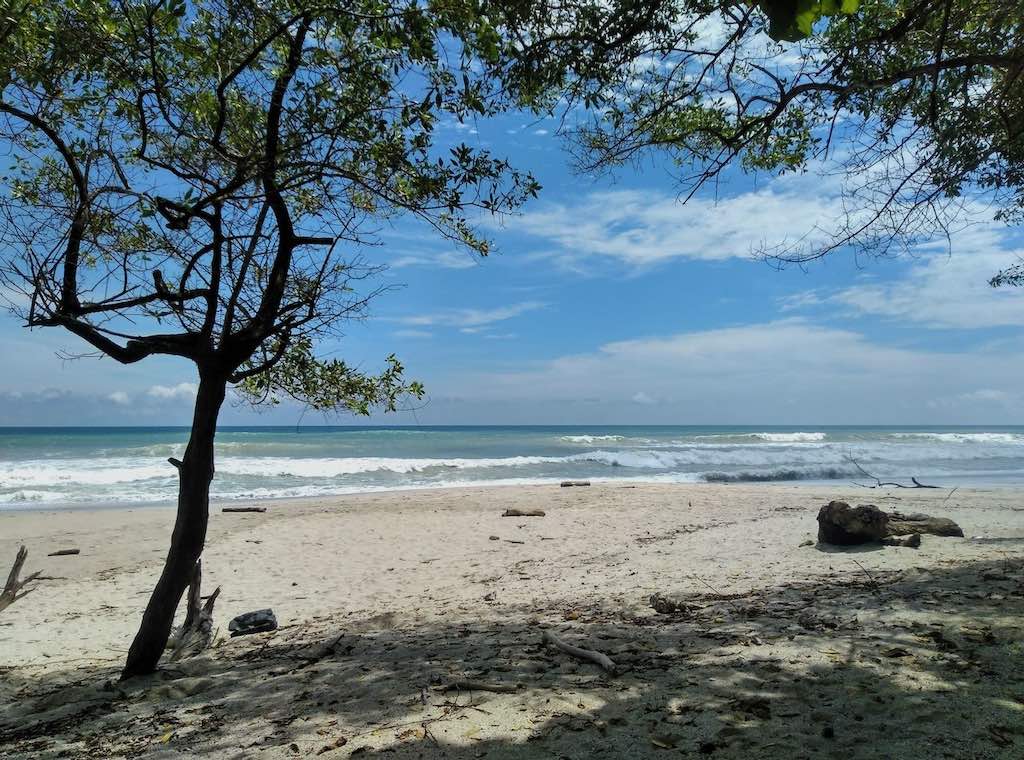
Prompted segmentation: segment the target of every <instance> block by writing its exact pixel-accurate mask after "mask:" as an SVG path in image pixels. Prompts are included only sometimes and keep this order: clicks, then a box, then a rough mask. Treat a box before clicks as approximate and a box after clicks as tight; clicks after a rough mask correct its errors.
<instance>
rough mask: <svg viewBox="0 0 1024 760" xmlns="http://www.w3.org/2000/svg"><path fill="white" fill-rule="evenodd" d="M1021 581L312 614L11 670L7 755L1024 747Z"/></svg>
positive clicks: (988, 753)
mask: <svg viewBox="0 0 1024 760" xmlns="http://www.w3.org/2000/svg"><path fill="white" fill-rule="evenodd" d="M894 551H899V550H898V549H894ZM1022 591H1024V560H1020V559H1008V560H1006V561H1003V562H994V561H991V560H988V561H984V562H971V563H963V564H957V565H953V566H948V567H941V568H936V569H920V568H918V569H913V570H905V571H892V572H875V573H874V574H873V575H872V576H871V577H865V575H864V574H862V573H857V572H844V573H837V574H836V575H835V576H834V577H832V578H829V579H826V580H824V581H822V580H821V579H817V580H814V581H813V582H812V581H791V582H785V583H780V584H778V585H776V586H774V587H771V588H766V589H761V590H755V591H753V592H751V593H745V594H736V595H725V596H723V595H719V594H712V593H679V594H674V595H672V598H673V601H675V602H676V603H677V604H678V605H679V607H680V611H678V612H675V613H672V614H667V615H666V614H658V613H655V612H654V611H653V610H650V609H645V608H643V607H640V606H637V607H630V608H624V607H613V606H610V605H607V604H605V605H593V606H591V605H581V606H580V607H574V608H565V607H558V608H554V607H553V608H549V609H543V608H537V607H531V608H529V609H525V608H515V607H507V606H500V605H487V606H486V608H485V609H483V610H471V611H468V612H466V613H464V614H462V615H438V614H434V615H427V614H425V615H423V617H421V618H417V617H414V616H411V615H405V616H403V615H399V614H382V615H377V616H374V617H371V618H363V619H358V618H357V617H356V616H354V615H352V616H348V617H338V616H335V617H333V618H322V619H313V620H310V621H308V622H307V623H304V624H302V625H296V626H291V627H289V628H285V629H281V630H279V631H277V632H275V633H273V634H268V635H262V636H252V637H243V638H239V639H233V640H229V641H226V642H223V643H222V644H221V645H220V646H218V647H217V648H215V649H213V650H211V651H210V652H209V653H207V654H206V655H204V656H201V657H198V658H194V659H192V660H188V661H185V662H182V663H178V664H172V665H171V666H169V667H168V668H167V669H166V670H165V671H164V672H162V673H160V674H157V675H154V676H152V677H149V678H147V679H139V680H135V681H131V682H128V683H125V684H119V683H117V682H116V680H115V679H116V677H117V667H116V665H115V664H113V663H111V664H110V665H109V666H97V665H91V666H88V667H83V668H81V669H77V670H72V669H68V670H62V671H53V670H51V671H46V672H40V671H38V670H35V669H31V668H24V669H22V668H12V669H10V670H9V671H8V672H7V673H4V674H3V676H4V677H3V679H2V683H0V697H2V699H3V704H4V705H6V706H5V707H3V708H2V709H0V750H2V753H3V754H4V756H5V757H12V758H13V757H33V758H48V757H123V756H128V757H146V756H153V757H195V756H215V757H230V758H235V757H237V758H243V757H244V758H248V757H305V756H323V757H325V758H336V757H348V756H352V755H354V756H362V757H367V758H369V757H376V756H382V757H388V758H434V757H437V758H451V759H452V760H469V759H470V758H580V759H583V758H592V757H610V758H625V757H629V758H633V757H667V756H673V755H674V756H680V755H681V756H701V755H709V756H714V757H723V758H724V757H729V758H741V757H742V758H748V757H758V758H761V757H777V758H815V757H821V758H831V757H848V758H881V757H886V758H890V757H891V758H929V760H931V759H932V758H936V757H945V758H1017V757H1021V756H1022V753H1024V673H1022V672H1021V670H1020V668H1019V667H1017V665H1018V664H1019V662H1020V661H1021V657H1022V655H1024V647H1022V644H1021V641H1022V638H1024V637H1022V631H1024V598H1022ZM666 592H667V593H671V589H667V590H666ZM542 628H546V629H549V630H552V631H554V632H556V633H557V634H558V635H559V636H561V637H563V638H564V639H565V640H567V641H571V642H572V643H576V644H578V645H581V646H586V647H589V648H593V649H597V650H600V651H602V652H604V653H606V654H608V655H609V656H610V657H612V659H613V660H615V662H616V663H617V665H618V666H619V669H620V671H621V672H620V673H619V674H618V675H615V676H612V675H608V674H606V673H604V672H602V671H601V670H600V669H598V668H597V667H596V666H594V665H592V664H589V663H584V662H578V661H575V660H573V659H571V658H570V657H568V656H567V655H565V654H563V653H561V652H559V651H557V650H552V649H548V648H546V647H544V646H543V645H542V644H541V640H540V639H541V636H540V633H541V629H542ZM489 687H493V688H502V689H508V690H510V691H508V693H496V692H492V691H488V690H485V688H489Z"/></svg>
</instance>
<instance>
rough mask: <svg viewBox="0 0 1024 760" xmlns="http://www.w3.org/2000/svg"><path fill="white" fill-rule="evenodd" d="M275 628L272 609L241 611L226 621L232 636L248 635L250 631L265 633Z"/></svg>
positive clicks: (275, 619)
mask: <svg viewBox="0 0 1024 760" xmlns="http://www.w3.org/2000/svg"><path fill="white" fill-rule="evenodd" d="M276 629H277V618H276V617H274V611H273V610H270V609H266V610H254V611H253V612H243V613H242V614H241V615H239V616H238V617H236V618H234V619H233V620H232V621H231V622H230V623H228V630H229V631H231V635H232V637H234V636H248V635H249V634H251V633H266V632H268V631H273V630H276Z"/></svg>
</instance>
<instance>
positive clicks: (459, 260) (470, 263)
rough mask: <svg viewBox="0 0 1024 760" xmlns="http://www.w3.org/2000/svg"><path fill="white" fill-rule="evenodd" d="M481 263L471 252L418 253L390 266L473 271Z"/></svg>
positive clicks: (400, 259) (402, 258)
mask: <svg viewBox="0 0 1024 760" xmlns="http://www.w3.org/2000/svg"><path fill="white" fill-rule="evenodd" d="M479 265H480V262H479V261H478V260H477V259H476V257H474V256H473V254H471V253H470V252H469V251H441V252H439V253H416V254H408V255H405V256H399V257H398V258H397V259H395V260H394V261H392V262H391V263H390V264H389V266H391V267H392V268H393V269H401V268H403V267H414V266H424V267H440V268H442V269H471V268H472V267H475V266H479Z"/></svg>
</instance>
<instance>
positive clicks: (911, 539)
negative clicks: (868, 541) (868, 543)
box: [882, 533, 921, 549]
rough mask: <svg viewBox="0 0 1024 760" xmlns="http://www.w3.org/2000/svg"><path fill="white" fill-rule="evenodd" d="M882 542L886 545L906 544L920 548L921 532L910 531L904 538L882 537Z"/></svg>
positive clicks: (913, 547) (912, 547)
mask: <svg viewBox="0 0 1024 760" xmlns="http://www.w3.org/2000/svg"><path fill="white" fill-rule="evenodd" d="M882 543H883V544H885V545H886V546H907V547H909V548H911V549H920V548H921V534H920V533H911V534H910V535H909V536H907V537H906V538H883V539H882Z"/></svg>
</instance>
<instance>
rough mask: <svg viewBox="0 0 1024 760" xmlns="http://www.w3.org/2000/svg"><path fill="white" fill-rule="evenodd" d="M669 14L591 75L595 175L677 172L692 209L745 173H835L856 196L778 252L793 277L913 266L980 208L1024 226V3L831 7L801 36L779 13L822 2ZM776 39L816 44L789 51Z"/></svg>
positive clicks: (588, 136)
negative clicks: (905, 262) (816, 271)
mask: <svg viewBox="0 0 1024 760" xmlns="http://www.w3.org/2000/svg"><path fill="white" fill-rule="evenodd" d="M666 5H668V6H672V7H671V9H665V10H663V11H662V13H663V14H664V15H666V16H667V17H669V18H670V19H671V20H670V22H669V23H666V24H663V25H662V26H660V27H658V28H651V29H647V30H645V31H644V33H643V34H641V35H640V36H639V37H638V38H637V39H636V40H635V41H634V45H633V47H632V49H630V50H627V51H624V52H625V53H626V55H628V56H629V58H628V59H627V58H622V57H620V58H618V59H616V60H614V61H613V63H612V65H605V66H604V67H603V68H601V69H600V72H601V73H602V74H607V72H609V71H611V70H614V71H617V72H618V77H617V78H603V77H601V76H591V73H590V71H588V70H587V69H586V68H579V69H577V72H578V75H579V80H578V81H577V83H576V85H575V93H576V96H577V97H579V98H582V99H585V100H587V102H588V103H590V104H596V105H599V106H600V108H601V110H600V111H599V112H594V113H593V115H592V116H591V117H590V118H589V120H584V121H583V123H582V124H579V125H578V126H577V125H569V126H568V127H567V129H566V131H568V132H571V133H572V134H573V137H574V138H575V145H576V150H577V157H578V161H579V165H580V167H581V168H582V169H584V170H591V171H602V170H608V169H610V168H614V167H617V166H621V165H623V164H628V163H632V162H635V161H639V160H642V159H643V158H644V157H646V156H649V155H658V156H662V157H663V156H665V155H667V156H669V157H670V158H671V159H672V160H673V161H674V162H675V165H676V167H677V169H678V171H679V174H680V176H679V181H680V184H681V188H682V192H683V193H684V195H685V197H686V198H689V197H690V196H691V195H692V194H693V193H694V192H696V190H697V189H699V188H700V187H702V186H704V185H706V184H707V183H708V182H712V181H715V180H716V179H718V178H719V177H720V175H721V174H722V172H724V171H725V170H726V169H727V168H729V167H732V166H739V167H742V168H743V169H744V170H747V171H772V172H787V171H802V170H808V169H811V170H823V168H824V167H826V166H828V165H829V163H831V164H832V168H831V169H829V170H830V171H832V170H835V169H838V171H839V173H840V174H841V176H842V179H843V197H842V200H841V202H840V203H839V204H837V209H836V212H837V215H836V216H837V218H836V220H835V225H834V227H833V228H832V229H829V230H816V231H815V232H814V234H812V235H810V236H804V235H802V234H800V233H802V232H803V231H804V230H801V228H800V220H794V233H795V235H794V237H796V238H797V242H795V243H793V242H780V243H779V244H778V245H777V246H775V247H772V246H769V247H768V248H766V249H765V251H764V253H765V254H766V255H768V256H769V257H771V258H773V259H774V260H775V261H778V262H781V263H785V262H805V261H808V260H810V259H814V258H818V257H821V256H825V255H827V254H829V253H831V252H833V251H836V250H838V249H841V248H845V247H848V246H852V247H855V248H857V249H859V250H867V251H870V252H873V253H876V254H882V253H890V252H893V253H895V252H899V251H901V250H905V249H908V248H910V247H912V246H914V245H915V244H917V243H919V242H920V241H921V240H922V239H925V238H928V237H931V236H934V235H936V234H940V235H941V234H947V233H948V232H949V230H950V227H951V225H953V224H955V223H957V222H959V221H962V220H964V219H966V218H967V217H968V216H970V215H971V214H972V213H974V212H977V211H979V210H980V207H981V206H982V203H981V202H980V201H979V200H978V199H979V198H983V199H984V201H985V202H986V203H988V204H990V206H989V207H990V208H992V209H993V210H994V215H995V217H996V218H997V219H999V220H1002V221H1005V222H1007V223H1014V222H1019V221H1020V220H1021V219H1022V218H1024V77H1022V72H1024V5H1022V4H1021V3H1020V2H1019V1H1018V0H983V1H982V2H978V1H977V0H863V1H862V2H861V3H860V4H859V6H857V7H856V8H855V7H854V6H853V5H850V6H847V5H846V4H845V3H843V4H840V3H836V2H830V3H822V4H821V5H822V6H826V5H827V7H823V9H822V10H823V13H824V15H826V16H828V18H827V19H823V20H821V21H820V22H819V23H817V24H816V25H813V21H814V18H810V19H809V21H808V20H805V21H802V22H799V23H797V27H798V28H797V30H796V31H795V32H793V30H792V29H789V30H787V27H786V24H785V23H781V22H776V19H775V18H772V20H771V22H769V16H768V15H766V13H765V12H764V11H765V9H767V10H768V11H770V12H778V11H779V8H778V7H779V6H780V5H787V6H788V11H786V12H790V11H792V10H793V6H794V5H795V6H796V9H797V11H798V16H799V11H800V8H802V7H804V6H808V7H809V4H808V3H804V2H799V1H798V2H796V3H795V4H794V3H793V2H791V0H785V2H783V0H779V2H776V0H764V1H763V2H758V3H756V4H754V3H752V4H746V5H744V4H735V3H722V2H715V1H714V0H675V1H674V2H672V1H671V0H669V1H668V2H666ZM837 9H838V10H839V11H840V12H839V13H834V11H836V10H837ZM782 10H784V11H785V10H786V9H785V8H784V9H782ZM853 10H855V11H856V12H855V13H850V12H849V11H853ZM812 25H813V26H812ZM808 32H810V34H809V35H808ZM772 36H774V37H776V38H778V39H793V38H796V37H800V36H806V39H804V40H803V41H802V42H800V43H799V45H784V44H777V43H776V42H774V41H773V40H772V39H771V37H772ZM581 57H582V58H584V59H587V60H592V61H597V60H600V61H605V62H607V61H608V59H609V52H608V51H607V50H606V49H604V48H603V47H601V46H600V45H599V44H596V43H590V44H587V45H586V47H585V49H584V51H583V52H582V53H581ZM808 231H809V230H808Z"/></svg>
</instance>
